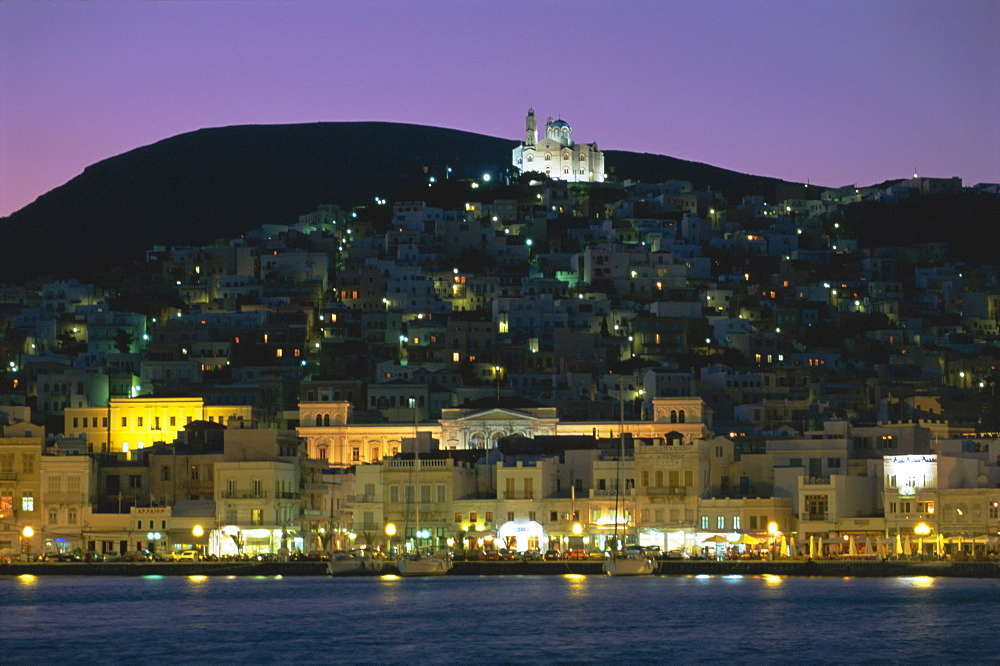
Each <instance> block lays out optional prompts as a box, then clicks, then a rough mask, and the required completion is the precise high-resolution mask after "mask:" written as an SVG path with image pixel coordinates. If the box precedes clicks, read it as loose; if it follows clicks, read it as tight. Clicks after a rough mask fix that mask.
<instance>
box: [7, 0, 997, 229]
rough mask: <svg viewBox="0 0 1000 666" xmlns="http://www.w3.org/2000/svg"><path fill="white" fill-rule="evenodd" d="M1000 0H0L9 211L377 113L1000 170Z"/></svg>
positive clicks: (716, 154)
mask: <svg viewBox="0 0 1000 666" xmlns="http://www.w3.org/2000/svg"><path fill="white" fill-rule="evenodd" d="M997 26H1000V1H998V0H949V1H948V2H942V1H941V0H927V1H899V2H888V1H879V0H860V1H843V2H834V1H829V2H823V1H819V0H816V1H813V0H807V1H803V0H787V1H784V2H778V1H772V0H753V1H749V0H717V1H712V0H699V1H695V0H691V1H689V2H668V1H665V0H660V1H653V0H650V1H646V2H640V1H629V0H614V1H612V0H606V1H602V2H597V1H586V0H551V1H545V0H535V1H533V2H522V1H520V0H515V1H510V0H504V1H503V2H499V1H498V2H476V1H474V0H438V1H433V0H427V1H422V0H409V1H403V0H400V1H395V2H390V1H386V0H359V1H353V0H339V1H331V2H296V1H294V0H292V1H286V2H233V1H216V2H213V1H208V2H144V3H138V2H100V1H97V2H60V1H53V2H40V1H30V0H28V1H25V0H4V1H3V2H0V215H6V214H9V213H10V212H12V211H14V210H17V209H18V208H21V207H22V206H24V205H26V204H28V203H30V202H31V201H32V200H34V199H35V197H37V196H39V195H41V194H43V193H45V192H47V191H48V190H50V189H52V188H55V187H57V186H59V185H61V184H63V183H65V182H66V181H68V180H69V179H71V178H73V177H74V176H76V175H77V174H79V173H80V172H81V171H82V170H83V169H84V167H86V166H88V165H90V164H93V163H94V162H97V161H99V160H102V159H104V158H107V157H111V156H113V155H117V154H119V153H122V152H125V151H127V150H130V149H132V148H136V147H138V146H142V145H146V144H149V143H153V142H155V141H158V140H160V139H164V138H166V137H170V136H173V135H176V134H180V133H183V132H187V131H191V130H195V129H199V128H202V127H215V126H223V125H234V124H245V123H264V124H267V123H299V122H313V121H352V120H387V121H398V122H407V123H416V124H422V125H435V126H440V127H450V128H455V129H462V130H468V131H472V132H478V133H481V134H488V135H492V136H500V137H506V138H511V139H520V138H521V137H522V136H523V126H524V125H523V123H524V114H525V112H526V110H527V108H528V107H529V106H533V107H534V108H535V110H536V112H537V113H538V115H539V116H540V118H542V119H544V118H545V117H546V116H549V115H552V116H561V117H562V118H564V119H565V120H567V121H569V122H570V123H571V124H572V125H573V128H574V137H575V138H576V140H577V141H581V142H591V141H597V142H598V144H599V145H600V146H601V147H602V148H604V149H619V150H632V151H641V152H650V153H659V154H665V155H671V156H674V157H679V158H683V159H688V160H694V161H698V162H707V163H709V164H713V165H716V166H720V167H726V168H729V169H735V170H737V171H744V172H748V173H754V174H760V175H766V176H776V177H779V178H784V179H788V180H802V181H804V180H806V179H809V180H811V182H813V183H816V184H820V185H831V186H834V185H845V184H849V183H857V184H862V185H868V184H872V183H876V182H879V181H882V180H886V179H889V178H903V177H908V176H909V175H910V174H912V172H913V171H914V170H916V171H917V172H918V173H920V174H921V175H927V176H940V177H950V176H961V177H962V179H963V180H964V181H965V182H966V184H973V183H976V182H983V181H988V182H997V181H1000V39H998V37H997V35H998V34H1000V33H998V32H997Z"/></svg>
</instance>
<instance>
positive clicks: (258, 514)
mask: <svg viewBox="0 0 1000 666" xmlns="http://www.w3.org/2000/svg"><path fill="white" fill-rule="evenodd" d="M250 524H251V525H263V524H264V510H263V509H250Z"/></svg>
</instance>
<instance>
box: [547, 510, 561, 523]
mask: <svg viewBox="0 0 1000 666" xmlns="http://www.w3.org/2000/svg"><path fill="white" fill-rule="evenodd" d="M549 520H551V521H552V522H555V521H557V520H559V512H558V511H549Z"/></svg>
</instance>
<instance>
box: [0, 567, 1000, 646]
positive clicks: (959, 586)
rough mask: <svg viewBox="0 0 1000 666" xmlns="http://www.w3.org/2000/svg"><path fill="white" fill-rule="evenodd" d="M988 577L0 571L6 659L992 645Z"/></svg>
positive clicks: (999, 621) (993, 616)
mask: <svg viewBox="0 0 1000 666" xmlns="http://www.w3.org/2000/svg"><path fill="white" fill-rule="evenodd" d="M998 633H1000V580H996V579H991V580H964V579H954V578H953V579H944V578H900V579H831V578H778V577H699V578H695V577H688V578H674V577H651V578H632V579H628V578H614V579H612V578H606V577H603V576H566V577H563V576H531V577H529V576H509V577H507V576H487V577H444V578H424V579H412V578H411V579H405V580H404V579H399V578H390V577H385V578H340V579H331V578H325V577H308V578H280V577H279V578H264V577H261V578H243V577H240V578H215V577H213V578H207V577H189V578H184V577H146V578H97V577H82V578H71V577H37V578H36V577H30V576H22V577H18V578H12V577H3V578H0V662H3V663H32V664H35V663H57V662H59V661H64V662H66V663H95V662H98V663H130V664H133V663H149V664H153V663H166V662H170V663H195V662H199V663H220V662H245V663H254V664H256V663H331V662H451V663H454V662H463V663H482V662H500V661H502V662H507V663H524V662H529V663H539V662H553V661H573V662H618V663H624V662H637V661H645V662H654V661H656V662H663V661H671V662H722V661H738V662H742V663H745V662H751V661H761V660H764V659H767V660H771V659H784V660H788V661H795V662H803V661H805V662H851V663H856V662H886V661H890V662H901V661H913V662H918V663H942V662H948V663H953V662H981V663H987V662H997V661H998V660H1000V637H998Z"/></svg>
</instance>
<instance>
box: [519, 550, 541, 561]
mask: <svg viewBox="0 0 1000 666" xmlns="http://www.w3.org/2000/svg"><path fill="white" fill-rule="evenodd" d="M521 559H522V560H524V561H525V562H530V561H533V560H540V559H542V551H540V550H535V549H531V548H529V549H528V550H526V551H524V552H523V553H521Z"/></svg>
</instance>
